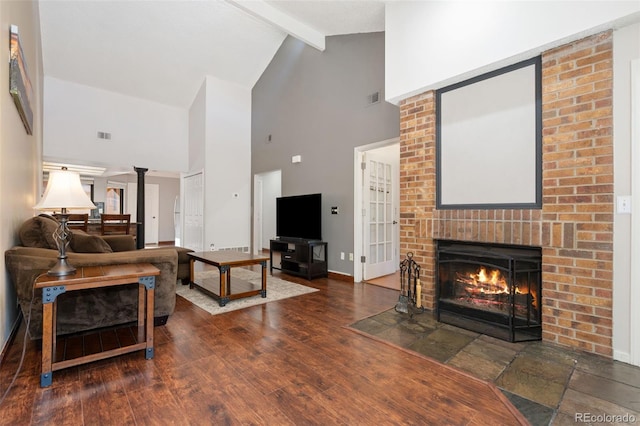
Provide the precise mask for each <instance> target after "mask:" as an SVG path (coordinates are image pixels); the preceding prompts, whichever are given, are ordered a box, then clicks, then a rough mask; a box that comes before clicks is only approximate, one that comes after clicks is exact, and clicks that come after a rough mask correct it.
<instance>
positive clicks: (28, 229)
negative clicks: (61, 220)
mask: <svg viewBox="0 0 640 426" xmlns="http://www.w3.org/2000/svg"><path fill="white" fill-rule="evenodd" d="M57 228H58V222H57V221H56V220H55V219H52V218H51V217H50V216H45V215H43V216H36V217H32V218H29V219H27V220H26V221H25V222H24V223H23V224H22V226H21V227H20V231H19V233H18V234H19V237H20V241H21V242H22V245H23V246H25V247H37V248H47V249H54V250H57V249H58V246H57V245H56V240H55V239H54V238H53V233H54V232H55V231H56V229H57Z"/></svg>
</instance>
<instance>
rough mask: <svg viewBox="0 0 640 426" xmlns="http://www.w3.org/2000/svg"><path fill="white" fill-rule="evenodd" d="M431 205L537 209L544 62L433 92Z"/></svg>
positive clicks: (539, 203) (532, 61)
mask: <svg viewBox="0 0 640 426" xmlns="http://www.w3.org/2000/svg"><path fill="white" fill-rule="evenodd" d="M436 207H437V208H438V209H539V208H542V60H541V58H540V56H537V57H535V58H532V59H528V60H526V61H522V62H519V63H517V64H514V65H510V66H508V67H504V68H501V69H499V70H496V71H493V72H489V73H486V74H483V75H480V76H477V77H475V78H472V79H469V80H466V81H463V82H460V83H457V84H454V85H451V86H447V87H445V88H442V89H439V90H437V91H436Z"/></svg>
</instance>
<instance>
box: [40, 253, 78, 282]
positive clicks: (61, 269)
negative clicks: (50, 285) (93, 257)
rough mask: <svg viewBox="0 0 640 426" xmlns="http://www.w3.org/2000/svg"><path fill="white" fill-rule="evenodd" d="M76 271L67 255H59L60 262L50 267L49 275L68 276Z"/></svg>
mask: <svg viewBox="0 0 640 426" xmlns="http://www.w3.org/2000/svg"><path fill="white" fill-rule="evenodd" d="M75 272H76V268H75V267H74V266H71V265H70V264H69V262H67V258H66V256H65V257H64V258H62V257H58V263H56V264H55V265H54V266H53V268H51V269H49V271H48V272H47V275H49V276H51V277H66V276H67V275H71V274H74V273H75Z"/></svg>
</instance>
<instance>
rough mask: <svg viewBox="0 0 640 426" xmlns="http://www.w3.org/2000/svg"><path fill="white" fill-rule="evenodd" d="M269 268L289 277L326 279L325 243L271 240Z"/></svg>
mask: <svg viewBox="0 0 640 426" xmlns="http://www.w3.org/2000/svg"><path fill="white" fill-rule="evenodd" d="M269 268H270V272H271V274H272V275H273V270H274V269H276V270H278V271H282V272H285V273H287V274H291V275H297V276H300V277H304V278H306V279H307V280H309V281H311V280H312V279H314V278H320V277H327V276H328V274H329V273H328V269H327V243H325V242H322V241H317V240H295V241H293V240H292V241H287V239H276V240H271V241H270V244H269Z"/></svg>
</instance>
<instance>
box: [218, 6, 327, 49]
mask: <svg viewBox="0 0 640 426" xmlns="http://www.w3.org/2000/svg"><path fill="white" fill-rule="evenodd" d="M227 1H228V2H229V3H230V4H232V5H234V6H236V7H238V8H240V9H241V10H243V11H245V12H247V13H249V14H250V15H252V16H254V17H256V18H258V19H260V20H262V21H264V22H266V23H268V24H271V25H273V26H275V27H277V28H279V29H280V30H282V31H284V32H285V33H287V34H289V35H291V36H293V37H295V38H297V39H298V40H301V41H303V42H305V43H306V44H308V45H309V46H311V47H315V48H316V49H318V50H319V51H321V52H322V51H324V49H325V40H324V39H325V35H324V34H322V33H321V32H319V31H317V30H314V29H313V28H311V27H310V26H308V25H307V24H305V23H303V22H300V21H298V20H297V19H294V18H292V17H291V16H289V15H287V14H286V13H284V12H282V11H280V10H279V9H276V8H275V7H273V6H271V5H269V4H268V3H267V2H265V1H264V0H252V1H246V0H244V1H243V0H227Z"/></svg>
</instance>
